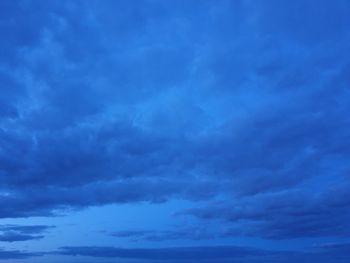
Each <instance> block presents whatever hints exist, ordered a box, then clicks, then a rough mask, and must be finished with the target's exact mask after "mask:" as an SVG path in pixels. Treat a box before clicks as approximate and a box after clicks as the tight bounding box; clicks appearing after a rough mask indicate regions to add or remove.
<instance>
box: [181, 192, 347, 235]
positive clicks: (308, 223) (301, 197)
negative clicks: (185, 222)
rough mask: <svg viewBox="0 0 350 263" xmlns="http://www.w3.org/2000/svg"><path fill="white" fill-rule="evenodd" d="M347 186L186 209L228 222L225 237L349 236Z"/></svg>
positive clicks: (210, 218) (257, 197)
mask: <svg viewBox="0 0 350 263" xmlns="http://www.w3.org/2000/svg"><path fill="white" fill-rule="evenodd" d="M346 189H348V185H345V186H344V185H343V186H341V187H336V188H333V189H330V190H329V191H325V192H322V193H313V194H306V192H303V191H296V192H294V193H293V192H291V191H289V192H285V193H274V194H261V195H256V196H253V197H247V198H244V199H239V200H238V201H236V202H235V201H233V202H230V203H229V202H227V201H223V202H217V203H213V204H212V205H209V206H207V207H203V208H193V209H191V210H188V211H185V212H184V213H185V214H190V215H193V216H195V217H197V218H200V219H203V220H205V221H206V220H223V221H225V222H227V223H228V225H227V226H229V225H231V227H232V228H231V229H228V230H227V231H226V233H225V232H224V233H222V236H226V237H230V236H240V235H242V236H255V237H264V238H269V239H292V238H304V237H322V236H329V237H331V236H339V237H349V235H350V232H349V227H350V225H349V222H350V220H349V219H350V214H349V212H348V211H349V207H350V202H349V200H350V198H349V194H348V191H347V190H346Z"/></svg>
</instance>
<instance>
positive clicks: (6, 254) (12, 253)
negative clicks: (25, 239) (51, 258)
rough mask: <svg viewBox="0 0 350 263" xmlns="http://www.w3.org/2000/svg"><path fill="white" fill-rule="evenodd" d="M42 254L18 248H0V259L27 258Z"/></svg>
mask: <svg viewBox="0 0 350 263" xmlns="http://www.w3.org/2000/svg"><path fill="white" fill-rule="evenodd" d="M37 256H42V254H41V253H30V252H23V251H19V250H3V249H1V248H0V260H6V259H27V258H31V257H37Z"/></svg>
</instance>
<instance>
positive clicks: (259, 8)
mask: <svg viewBox="0 0 350 263" xmlns="http://www.w3.org/2000/svg"><path fill="white" fill-rule="evenodd" d="M349 10H350V3H349V1H346V0H337V1H333V3H330V2H329V1H318V2H317V4H315V3H311V1H302V0H297V1H290V2H288V3H287V2H286V1H283V2H281V1H277V0H270V1H225V0H218V1H211V0H207V1H200V2H199V1H195V0H188V1H157V0H156V1H154V0H141V1H138V3H137V4H132V3H130V1H124V0H123V1H108V0H107V1H103V2H102V1H97V0H91V1H80V0H78V1H73V2H72V1H50V2H47V1H38V4H37V5H36V6H34V5H32V4H31V3H30V1H26V0H23V1H5V0H4V1H1V2H0V33H2V35H4V36H6V38H5V39H4V41H1V43H0V55H1V58H2V59H1V62H0V218H14V217H32V216H54V215H57V214H60V213H62V212H63V213H66V212H67V211H71V209H80V208H87V207H91V206H103V205H107V204H124V203H137V202H151V203H159V202H163V203H165V202H167V201H169V200H173V199H176V200H179V199H180V200H186V201H190V202H191V203H192V208H188V209H186V210H185V211H174V214H177V215H181V216H185V217H186V218H187V219H188V218H190V219H189V220H192V219H193V218H195V220H196V221H195V223H194V224H195V225H196V227H197V229H203V228H204V227H205V226H206V224H211V223H212V222H214V223H215V222H220V223H221V224H223V228H222V229H221V230H220V231H217V232H215V229H212V230H211V231H209V233H206V232H199V233H188V232H187V231H186V230H185V231H183V230H182V229H174V230H169V231H163V232H162V231H159V230H158V231H153V230H152V231H151V232H143V233H142V232H140V233H129V234H130V236H133V235H134V236H136V237H138V238H140V239H144V240H153V241H154V240H176V239H188V240H201V239H211V238H212V237H236V236H245V237H257V238H266V239H291V238H305V237H319V238H320V237H330V236H332V237H337V238H349V237H350V232H349V229H350V225H349V223H348V222H350V215H349V212H348V211H350V209H349V208H350V207H349V206H350V196H349V194H348V192H349V191H348V190H349V188H350V187H349V178H348V177H349V176H348V173H349V168H350V167H349V160H350V150H349V149H350V128H349V127H350V126H349V125H350V117H349V114H348V113H349V111H350V106H349V105H350V104H349V99H350V93H349V83H350V78H349V76H350V74H349V71H350V60H349V56H347V55H346V54H347V53H348V50H349V48H350V44H349V43H350V34H349V32H348V30H347V29H348V27H349V25H350V19H349V16H348V13H349ZM44 230H45V227H43V228H42V229H36V230H33V232H30V230H25V229H23V228H22V229H20V228H12V229H10V228H9V229H5V228H3V229H2V228H0V231H2V232H3V234H2V236H1V235H0V240H1V239H2V240H3V241H19V240H29V239H36V238H41V237H42V231H44ZM127 234H128V233H126V232H124V233H123V232H120V233H114V234H113V235H115V236H119V237H121V236H123V235H124V236H127ZM63 251H66V252H64V253H67V254H89V253H90V255H91V253H92V255H93V254H94V253H95V254H100V251H101V248H93V249H92V250H91V251H92V252H87V251H89V249H88V248H79V249H78V248H66V249H65V250H63ZM104 251H107V252H106V253H107V254H108V253H111V255H116V256H119V257H130V258H135V257H136V258H137V257H140V258H146V259H152V257H153V256H147V255H154V253H155V252H152V251H151V252H150V251H148V250H146V251H144V250H140V251H134V252H135V253H136V254H135V255H139V256H132V253H134V252H132V251H131V252H130V251H128V250H123V249H114V248H112V249H110V248H106V249H102V252H104ZM108 251H111V252H108ZM225 251H226V250H225ZM233 251H235V249H233ZM102 252H101V253H102ZM159 252H160V253H161V255H163V254H164V257H166V256H169V255H170V257H172V258H173V259H176V258H175V257H176V255H177V251H176V250H174V251H173V250H165V251H159ZM1 253H2V252H1ZM4 253H5V252H4ZM6 253H7V252H6ZM11 253H12V252H11ZM14 253H20V252H14ZM184 253H185V252H184ZM186 253H187V252H186ZM186 253H185V254H184V255H185V256H183V257H184V258H185V257H187V254H186ZM208 253H209V252H208ZM210 253H211V252H210ZM212 253H213V254H215V255H216V254H220V253H221V252H220V253H219V252H217V251H212ZM225 253H226V252H225ZM225 253H223V255H225ZM227 253H228V252H227ZM230 253H231V252H229V253H228V254H229V255H230V257H231V256H232V257H234V255H233V254H230ZM327 253H328V252H327ZM180 254H181V253H180ZM19 255H21V254H19ZM23 255H25V254H23ZM123 255H127V256H123ZM0 257H1V256H0ZM154 257H155V256H154ZM189 259H190V258H189ZM341 260H342V259H341ZM252 262H254V261H252ZM286 262H287V261H286ZM339 262H342V261H340V260H339Z"/></svg>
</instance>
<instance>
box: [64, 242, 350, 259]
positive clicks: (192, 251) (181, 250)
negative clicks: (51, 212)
mask: <svg viewBox="0 0 350 263" xmlns="http://www.w3.org/2000/svg"><path fill="white" fill-rule="evenodd" d="M57 253H59V254H62V255H70V256H89V257H96V258H126V259H138V260H146V262H149V261H148V260H153V261H159V262H176V261H179V260H181V261H182V262H198V261H201V262H223V263H224V262H238V263H247V262H253V263H256V262H263V263H268V262H277V263H291V262H296V261H301V262H315V261H317V262H331V263H335V262H336V263H338V262H339V263H343V262H344V263H345V262H347V261H346V260H347V259H348V257H349V250H348V244H330V245H320V246H317V247H308V248H305V249H304V251H299V252H297V251H278V250H275V251H273V250H261V249H256V248H247V247H237V246H236V247H235V246H216V247H175V248H150V249H140V248H132V249H125V248H115V247H63V248H61V250H60V251H58V252H57Z"/></svg>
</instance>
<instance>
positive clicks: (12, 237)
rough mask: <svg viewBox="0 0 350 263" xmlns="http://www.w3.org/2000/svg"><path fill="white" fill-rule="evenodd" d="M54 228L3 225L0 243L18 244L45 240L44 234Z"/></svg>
mask: <svg viewBox="0 0 350 263" xmlns="http://www.w3.org/2000/svg"><path fill="white" fill-rule="evenodd" d="M50 228H52V226H45V225H30V226H22V225H1V226H0V241H4V242H16V241H27V240H35V239H41V238H44V235H43V234H44V233H45V232H46V231H47V230H48V229H50Z"/></svg>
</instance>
